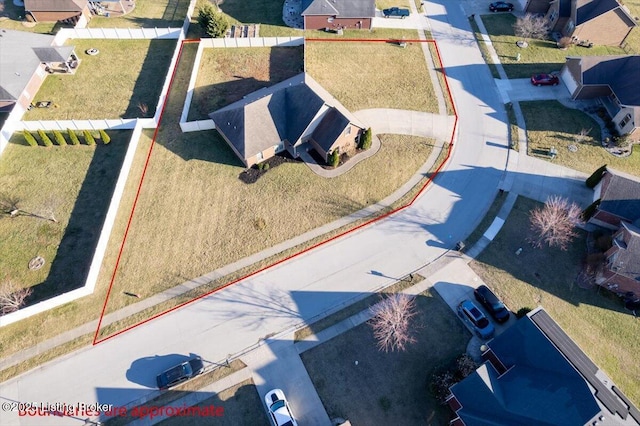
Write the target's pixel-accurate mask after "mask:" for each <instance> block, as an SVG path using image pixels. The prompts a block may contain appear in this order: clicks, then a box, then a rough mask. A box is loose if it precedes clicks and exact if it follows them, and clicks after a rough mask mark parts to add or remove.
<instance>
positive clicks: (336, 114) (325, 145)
mask: <svg viewBox="0 0 640 426" xmlns="http://www.w3.org/2000/svg"><path fill="white" fill-rule="evenodd" d="M348 124H349V120H348V119H347V117H345V116H344V115H342V114H341V113H340V111H338V110H337V109H335V108H331V109H330V110H329V111H328V112H327V113H326V114H325V116H324V117H322V121H320V123H319V124H318V127H316V128H315V129H314V130H313V134H312V136H311V137H312V138H313V140H314V141H316V143H317V144H318V145H320V147H321V148H322V149H323V150H324V151H325V152H328V151H329V150H330V149H331V145H333V143H334V142H335V141H336V139H337V138H338V136H340V135H341V134H342V131H343V130H344V129H345V127H347V125H348Z"/></svg>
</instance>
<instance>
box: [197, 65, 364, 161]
mask: <svg viewBox="0 0 640 426" xmlns="http://www.w3.org/2000/svg"><path fill="white" fill-rule="evenodd" d="M209 117H210V118H211V119H212V120H213V122H214V124H215V127H216V129H217V130H218V132H219V133H220V135H222V137H223V138H224V140H225V141H226V142H227V143H228V144H229V146H230V147H231V149H232V150H233V151H234V152H235V154H236V155H237V156H238V158H240V160H242V162H243V163H244V164H245V166H247V167H251V166H252V165H254V164H258V163H260V162H262V161H264V160H267V159H269V158H271V157H273V156H274V155H275V154H277V153H279V152H282V151H284V150H287V151H288V152H289V153H290V154H291V156H293V157H294V158H297V157H298V156H299V153H300V150H309V149H314V150H315V151H316V152H317V153H318V154H320V156H322V158H324V159H325V160H327V158H328V156H329V155H330V154H331V153H333V152H334V151H335V150H338V152H339V153H343V152H348V151H350V150H353V149H355V147H356V145H357V143H358V140H359V137H360V134H361V133H362V130H363V129H364V125H363V124H362V123H360V121H359V120H358V119H357V118H356V117H355V116H353V114H351V112H349V111H348V110H347V109H346V108H345V107H344V106H343V105H342V104H341V103H340V102H338V101H337V100H336V99H335V98H334V97H333V96H331V94H329V92H327V91H326V90H325V89H324V88H322V86H320V84H318V82H316V81H315V80H314V79H313V78H311V76H309V75H308V74H306V73H301V74H298V75H296V76H294V77H291V78H289V79H287V80H285V81H282V82H280V83H278V84H275V85H273V86H271V87H267V88H264V89H260V90H258V91H255V92H253V93H250V94H249V95H247V96H245V97H244V98H243V99H241V100H239V101H237V102H234V103H232V104H231V105H228V106H226V107H224V108H221V109H219V110H217V111H215V112H212V113H211V114H209Z"/></svg>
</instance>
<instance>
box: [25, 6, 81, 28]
mask: <svg viewBox="0 0 640 426" xmlns="http://www.w3.org/2000/svg"><path fill="white" fill-rule="evenodd" d="M24 11H25V16H26V18H27V19H28V20H30V21H33V22H64V23H66V24H69V25H74V26H78V27H80V28H83V27H85V26H86V24H87V23H88V22H89V20H91V11H90V10H89V1H88V0H24Z"/></svg>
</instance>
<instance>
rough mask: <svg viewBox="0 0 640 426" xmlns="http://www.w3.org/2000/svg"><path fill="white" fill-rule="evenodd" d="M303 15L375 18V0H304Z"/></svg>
mask: <svg viewBox="0 0 640 426" xmlns="http://www.w3.org/2000/svg"><path fill="white" fill-rule="evenodd" d="M302 10H303V12H302V15H303V16H305V15H329V16H337V17H339V18H373V17H374V16H375V15H376V5H375V0H303V1H302Z"/></svg>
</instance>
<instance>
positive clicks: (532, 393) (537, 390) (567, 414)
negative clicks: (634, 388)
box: [447, 308, 640, 426]
mask: <svg viewBox="0 0 640 426" xmlns="http://www.w3.org/2000/svg"><path fill="white" fill-rule="evenodd" d="M486 346H487V349H486V350H485V351H484V353H483V354H482V358H483V359H484V361H485V362H484V363H483V364H482V365H481V366H480V367H479V368H478V369H477V370H476V371H475V372H473V373H471V374H470V375H469V376H467V377H466V378H465V379H464V380H462V381H461V382H459V383H457V384H455V385H453V386H452V387H451V388H450V391H451V395H450V396H449V398H448V399H447V403H448V405H449V407H450V408H451V409H452V410H453V412H454V413H455V415H456V417H455V418H454V419H453V420H452V421H451V422H450V425H455V426H465V425H466V426H488V425H509V426H510V425H536V426H541V425H548V426H550V425H562V426H564V425H576V426H578V425H585V426H586V425H589V426H593V425H599V426H609V425H611V426H613V425H636V426H637V425H640V411H639V410H638V408H637V407H635V406H634V405H633V403H632V402H631V401H629V399H628V398H627V397H626V396H625V395H624V394H623V393H622V391H621V390H620V389H619V388H618V387H617V386H616V385H615V384H614V383H612V381H611V379H609V378H608V377H607V376H606V374H605V373H604V372H603V371H602V370H600V369H599V368H598V366H597V365H595V364H594V363H593V361H591V359H590V358H589V357H588V356H587V355H586V354H585V353H584V352H583V351H582V350H581V349H580V348H579V347H578V345H576V343H575V342H574V341H573V340H572V339H571V338H570V337H569V336H568V335H567V334H566V333H565V332H564V330H562V328H560V326H559V325H558V324H557V323H556V322H555V321H554V320H553V319H552V318H551V316H549V314H548V313H547V312H546V311H544V310H543V309H542V308H538V309H536V310H534V311H532V312H530V313H529V314H528V315H527V316H526V317H523V318H521V319H519V320H518V321H517V322H516V323H515V324H514V325H512V326H511V327H509V328H507V329H506V330H505V331H504V332H503V333H502V334H500V335H498V336H497V337H495V338H494V339H493V340H491V341H489V342H488V343H487V344H486Z"/></svg>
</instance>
